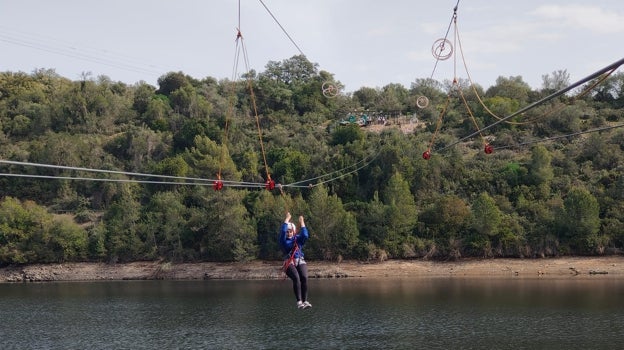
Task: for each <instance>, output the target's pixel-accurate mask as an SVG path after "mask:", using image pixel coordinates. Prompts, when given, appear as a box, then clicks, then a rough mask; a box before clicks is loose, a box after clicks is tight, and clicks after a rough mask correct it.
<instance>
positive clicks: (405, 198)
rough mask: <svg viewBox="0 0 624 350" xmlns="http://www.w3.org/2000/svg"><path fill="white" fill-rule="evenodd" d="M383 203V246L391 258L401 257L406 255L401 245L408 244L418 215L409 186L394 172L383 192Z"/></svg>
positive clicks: (401, 176) (399, 174)
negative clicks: (385, 229) (384, 233)
mask: <svg viewBox="0 0 624 350" xmlns="http://www.w3.org/2000/svg"><path fill="white" fill-rule="evenodd" d="M383 202H384V204H385V205H386V216H385V217H386V220H387V222H386V225H387V226H386V227H387V232H386V238H385V240H384V244H385V246H386V247H387V248H388V252H389V253H390V255H391V256H395V257H402V256H404V254H405V253H406V251H405V247H404V246H403V244H404V243H407V242H408V237H409V236H410V235H411V234H412V232H413V230H414V227H415V226H416V222H417V221H418V213H417V210H416V204H415V201H414V196H413V195H412V193H411V192H410V189H409V184H408V183H407V181H405V179H404V178H403V175H401V173H399V172H395V173H394V175H392V177H390V180H388V186H387V187H386V188H385V189H384V191H383Z"/></svg>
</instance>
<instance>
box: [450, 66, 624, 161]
mask: <svg viewBox="0 0 624 350" xmlns="http://www.w3.org/2000/svg"><path fill="white" fill-rule="evenodd" d="M622 64H624V58H622V59H620V60H619V61H617V62H614V63H612V64H610V65H608V66H606V67H604V68H602V69H600V70H599V71H596V72H594V73H592V74H590V75H588V76H586V77H585V78H583V79H581V80H579V81H577V82H575V83H573V84H570V85H569V86H567V87H565V88H563V89H561V90H559V91H557V92H554V93H552V94H550V95H548V96H546V97H544V98H542V99H540V100H539V101H536V102H533V103H531V104H530V105H528V106H525V107H524V108H521V109H519V110H518V111H516V112H514V113H511V114H510V115H508V116H506V117H504V118H501V119H499V120H497V121H496V122H494V123H492V124H490V125H488V126H485V127H483V128H482V129H479V130H477V131H475V132H473V133H472V134H470V135H468V136H465V137H463V138H461V139H459V140H457V141H455V142H453V143H451V144H449V145H446V146H444V147H442V148H440V149H439V150H438V151H443V150H446V149H448V148H451V147H453V146H455V145H457V144H459V143H461V142H463V141H465V140H467V139H469V138H472V137H473V136H475V135H477V134H479V133H481V132H483V131H485V130H488V129H491V128H493V127H494V126H496V125H498V124H500V123H502V122H504V121H507V120H509V119H511V118H513V117H515V116H517V115H519V114H522V113H525V112H526V111H528V110H530V109H533V108H535V107H536V106H539V105H541V104H542V103H544V102H546V101H549V100H552V99H553V98H555V97H558V96H561V95H563V94H565V93H566V92H568V91H570V90H572V89H574V88H576V87H577V86H579V85H582V84H585V83H586V82H588V81H590V80H592V79H595V78H597V77H599V76H601V75H602V74H605V73H607V72H609V71H612V70H614V69H617V68H618V67H619V66H621V65H622Z"/></svg>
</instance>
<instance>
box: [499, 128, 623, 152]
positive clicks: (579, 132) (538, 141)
mask: <svg viewBox="0 0 624 350" xmlns="http://www.w3.org/2000/svg"><path fill="white" fill-rule="evenodd" d="M621 127H624V123H622V124H616V125H609V126H604V127H601V128H594V129H589V130H585V131H578V132H574V133H571V134H566V135H559V136H553V137H547V138H544V139H540V140H533V141H527V142H522V143H518V144H515V145H505V146H498V147H495V149H505V148H516V147H522V146H527V145H531V144H534V143H540V142H547V141H553V140H558V139H564V138H570V137H574V136H578V135H583V134H589V133H592V132H598V131H605V130H611V129H617V128H621Z"/></svg>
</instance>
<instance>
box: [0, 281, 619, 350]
mask: <svg viewBox="0 0 624 350" xmlns="http://www.w3.org/2000/svg"><path fill="white" fill-rule="evenodd" d="M310 289H311V290H310V301H311V302H312V304H313V308H311V309H308V310H297V309H296V308H295V300H294V297H293V296H292V291H291V286H290V282H289V281H287V280H269V281H215V280H212V281H125V282H85V283H82V282H80V283H76V282H73V283H30V284H0V348H1V349H297V350H299V349H567V350H569V349H622V348H624V299H623V296H624V279H622V278H619V279H618V278H609V277H605V276H595V278H594V276H587V277H581V276H576V277H566V278H561V279H537V278H536V279H526V278H509V279H464V278H433V279H404V280H392V279H390V280H388V279H381V280H374V279H373V280H363V279H320V280H317V279H313V280H312V281H311V285H310Z"/></svg>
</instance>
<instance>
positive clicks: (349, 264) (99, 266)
mask: <svg viewBox="0 0 624 350" xmlns="http://www.w3.org/2000/svg"><path fill="white" fill-rule="evenodd" d="M281 265H282V264H281V262H280V261H252V262H248V263H212V262H202V263H181V264H175V263H169V262H154V261H148V262H131V263H124V264H106V263H91V262H83V263H63V264H33V265H18V266H7V267H3V268H0V283H11V282H13V283H15V282H55V281H105V280H110V281H114V280H206V279H239V280H247V279H279V278H283V274H282V272H281ZM308 269H309V274H310V277H311V278H430V277H474V278H477V277H487V278H496V277H539V278H549V277H556V278H561V277H566V276H569V277H579V276H594V275H607V276H609V277H613V278H624V256H607V257H564V258H546V259H463V260H459V261H453V262H440V261H426V260H389V261H385V262H380V263H364V262H358V261H343V262H327V261H309V262H308Z"/></svg>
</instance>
